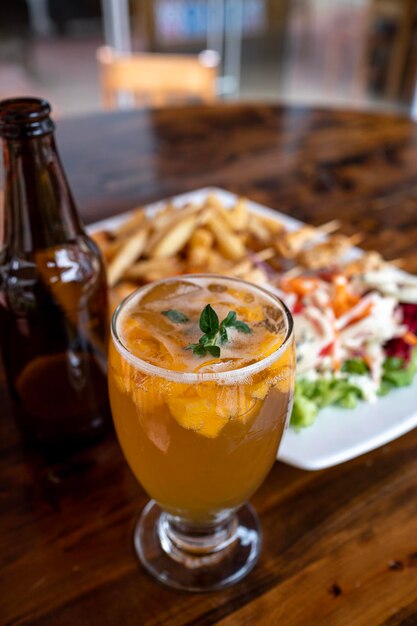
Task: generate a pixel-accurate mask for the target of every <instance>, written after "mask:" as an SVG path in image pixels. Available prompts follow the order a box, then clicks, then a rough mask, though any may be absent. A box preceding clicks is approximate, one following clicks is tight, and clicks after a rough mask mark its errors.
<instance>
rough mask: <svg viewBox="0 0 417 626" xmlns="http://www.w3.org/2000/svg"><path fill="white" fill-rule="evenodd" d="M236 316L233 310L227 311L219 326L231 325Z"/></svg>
mask: <svg viewBox="0 0 417 626" xmlns="http://www.w3.org/2000/svg"><path fill="white" fill-rule="evenodd" d="M236 317H237V316H236V313H235V311H229V313H228V314H227V315H226V317H225V318H224V320H223V321H222V323H221V324H220V326H221V327H223V328H226V327H227V326H233V325H234V324H235V322H236Z"/></svg>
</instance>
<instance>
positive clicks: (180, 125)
mask: <svg viewBox="0 0 417 626" xmlns="http://www.w3.org/2000/svg"><path fill="white" fill-rule="evenodd" d="M58 139H59V145H60V148H61V154H62V156H63V160H64V163H65V166H66V170H67V173H68V177H69V179H70V182H71V185H72V188H73V190H74V193H75V196H76V198H77V200H78V203H79V206H80V209H81V211H82V213H83V215H84V217H85V219H86V221H93V220H95V219H97V218H102V217H106V216H109V215H112V214H114V213H117V212H120V211H123V210H126V209H129V208H132V207H133V206H135V205H136V204H138V203H141V202H148V201H151V200H156V199H159V198H162V197H165V196H168V195H171V194H175V193H179V192H182V191H186V190H190V189H195V188H198V187H202V186H207V185H217V186H222V187H225V188H227V189H230V190H231V191H234V192H238V193H242V194H247V195H248V196H249V197H251V198H252V199H254V200H257V201H260V202H263V203H264V204H267V205H269V206H271V207H273V208H276V209H279V210H280V211H283V212H286V213H288V214H290V215H293V216H294V217H297V218H299V219H302V220H304V221H308V222H311V223H315V224H319V223H322V222H325V221H327V220H330V219H332V218H335V217H338V218H339V219H341V220H342V222H343V230H344V231H345V232H347V233H352V232H356V231H358V230H359V231H361V232H363V233H364V236H365V238H364V244H363V245H364V247H367V248H376V249H378V250H380V251H381V252H383V253H384V254H385V255H386V256H387V257H388V258H396V257H399V256H401V257H402V258H404V259H405V262H406V266H407V267H408V269H410V270H411V271H417V128H416V126H415V125H414V124H413V123H412V122H410V121H408V120H407V119H406V118H401V117H391V116H385V115H372V114H365V113H360V112H346V111H338V112H336V111H324V110H323V111H319V110H309V109H303V108H280V107H274V106H252V105H225V106H215V107H210V108H202V109H199V108H192V109H187V110H185V109H184V110H182V109H179V110H171V111H159V112H157V113H151V112H133V113H127V114H110V115H96V116H90V117H85V118H80V119H73V120H64V121H62V122H61V123H60V124H59V133H58ZM0 383H1V380H0ZM0 401H1V407H2V411H1V416H0V510H1V516H0V562H1V565H0V589H1V593H0V624H4V625H7V626H12V625H13V626H18V625H19V626H24V625H29V624H30V625H36V626H57V625H58V626H61V625H62V626H66V625H71V626H72V625H74V624H76V625H77V626H90V625H92V626H95V625H96V624H98V625H100V626H110V625H112V626H113V625H119V624H120V625H126V626H130V625H137V624H141V625H142V624H144V625H148V624H150V625H155V626H156V625H170V624H179V625H184V626H185V625H186V624H187V625H195V626H200V625H201V626H205V625H207V626H208V625H210V624H222V625H224V626H226V625H227V626H231V625H235V624H236V625H239V626H244V625H249V624H250V625H252V624H260V625H265V626H266V625H268V626H269V625H270V624H285V626H298V625H303V626H304V625H307V626H309V625H316V624H317V625H321V624H327V625H333V624H334V625H336V626H369V625H372V626H373V625H384V626H400V625H401V626H412V625H414V624H417V584H416V583H417V431H413V432H411V433H409V434H407V435H406V436H404V437H402V438H401V439H399V440H397V441H395V442H393V443H391V444H389V445H387V446H384V447H383V448H381V449H379V450H376V451H374V452H372V453H370V454H367V455H365V456H362V457H360V458H358V459H355V460H353V461H351V462H349V463H346V464H344V465H341V466H339V467H335V468H331V469H328V470H323V471H320V472H315V473H309V472H303V471H301V470H296V469H294V468H290V467H287V466H285V465H283V464H281V463H276V464H275V466H274V468H273V470H272V471H271V473H270V475H269V476H268V478H267V480H266V481H265V483H264V485H263V486H262V487H261V488H260V490H259V491H258V493H257V494H256V495H255V497H254V499H253V504H254V505H255V507H256V509H257V511H258V512H259V514H260V518H261V523H262V527H263V531H264V549H263V553H262V557H261V560H260V562H259V564H258V565H257V567H256V568H255V569H254V571H253V572H252V573H251V574H250V575H249V576H248V577H247V578H246V579H245V580H244V581H242V582H241V583H239V584H238V585H236V586H235V587H232V588H230V589H228V590H226V591H223V592H218V593H210V594H187V593H179V592H175V591H172V590H170V589H167V588H164V587H162V586H160V585H159V584H157V583H156V582H154V581H153V580H152V579H151V578H150V577H149V576H148V575H147V574H146V573H145V572H144V571H143V570H142V569H141V567H140V566H139V564H138V562H137V559H136V557H135V555H134V552H133V547H132V530H133V524H134V521H135V518H136V516H137V515H138V514H139V512H140V510H141V508H142V507H143V506H144V504H145V502H146V500H147V497H146V495H145V494H144V492H143V491H142V489H141V488H140V486H139V485H138V484H137V482H136V481H135V479H134V478H133V476H132V475H131V473H130V470H129V469H128V467H127V464H126V463H125V461H124V459H123V457H122V454H121V452H120V450H119V447H118V444H117V442H116V441H115V439H114V436H113V435H110V436H109V437H108V438H107V439H106V440H105V441H103V442H101V443H100V444H98V445H97V446H95V447H92V448H90V449H87V450H85V451H83V452H79V453H78V454H76V455H74V456H72V457H71V458H67V459H60V460H59V461H56V460H55V461H54V462H49V463H48V462H46V461H45V460H44V459H42V458H40V457H38V456H37V455H36V454H35V453H30V452H29V451H26V450H23V448H22V447H21V444H20V442H19V437H18V434H17V431H16V428H15V426H14V423H13V421H12V419H11V418H10V411H9V410H8V406H7V402H6V399H5V397H4V393H3V394H2V396H1V398H0ZM416 401H417V399H416Z"/></svg>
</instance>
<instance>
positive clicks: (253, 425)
mask: <svg viewBox="0 0 417 626" xmlns="http://www.w3.org/2000/svg"><path fill="white" fill-rule="evenodd" d="M294 373H295V356H294V341H293V334H292V319H291V315H290V313H289V312H288V310H287V309H286V307H285V305H284V304H283V303H282V302H281V301H280V300H279V299H278V298H276V297H275V296H274V295H273V294H271V293H270V292H267V291H265V290H264V289H261V288H259V287H255V286H254V285H250V284H249V283H246V282H244V281H240V280H237V279H232V278H225V277H220V276H212V275H199V276H183V277H181V278H172V279H168V280H164V281H160V282H157V283H153V284H152V285H148V286H146V287H143V288H141V289H139V290H138V291H136V292H135V293H134V294H132V295H131V296H130V297H129V298H127V299H126V300H125V301H124V302H123V303H122V304H121V305H120V306H119V308H118V309H117V310H116V312H115V314H114V317H113V322H112V342H111V346H110V358H109V389H110V401H111V407H112V413H113V418H114V423H115V426H116V431H117V435H118V438H119V441H120V445H121V447H122V449H123V452H124V454H125V457H126V459H127V461H128V463H129V465H130V467H131V469H132V471H133V473H134V474H135V476H136V478H137V479H138V480H139V482H140V483H141V484H142V486H143V488H144V489H145V490H146V491H147V493H148V494H149V495H150V496H151V498H152V500H151V502H150V503H149V504H148V505H147V507H146V508H145V509H144V511H143V513H142V516H141V518H140V520H139V522H138V524H137V526H136V529H135V547H136V551H137V553H138V556H139V558H140V559H141V561H142V563H143V565H144V566H145V567H146V568H147V569H148V570H149V571H150V572H151V573H152V574H153V575H154V576H156V577H157V578H158V579H159V580H161V581H162V582H165V583H166V584H168V585H171V586H173V587H177V588H181V589H189V590H207V589H216V588H221V587H224V586H226V585H230V584H232V583H233V582H235V581H237V580H239V579H240V578H242V577H243V576H244V575H245V574H246V573H247V572H248V571H249V570H250V569H251V568H252V567H253V566H254V564H255V563H256V560H257V558H258V556H259V552H260V545H261V534H260V529H259V524H258V519H257V516H256V513H255V512H254V510H253V509H252V508H251V506H250V505H249V504H244V503H245V502H246V501H247V499H248V498H250V497H251V496H252V494H253V493H254V492H255V491H256V489H257V488H258V487H259V485H260V484H261V483H262V481H263V480H264V478H265V476H266V475H267V473H268V472H269V470H270V468H271V466H272V464H273V462H274V459H275V458H276V453H277V449H278V446H279V443H280V440H281V437H282V434H283V431H284V428H285V426H286V424H287V421H288V416H289V414H290V409H291V401H292V393H293V386H294Z"/></svg>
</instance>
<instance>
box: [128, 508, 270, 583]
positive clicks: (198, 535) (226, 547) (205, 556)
mask: <svg viewBox="0 0 417 626" xmlns="http://www.w3.org/2000/svg"><path fill="white" fill-rule="evenodd" d="M134 542H135V549H136V553H137V555H138V557H139V559H140V560H141V562H142V564H143V566H144V567H145V568H146V569H147V570H148V572H150V573H151V574H152V575H153V576H154V577H155V578H157V579H158V580H159V581H160V582H162V583H164V584H166V585H168V586H170V587H174V588H175V589H184V590H187V591H214V590H215V589H223V588H224V587H228V586H229V585H233V584H234V583H236V582H237V581H238V580H240V579H241V578H243V577H244V576H246V574H248V572H250V570H251V569H252V568H253V567H254V565H255V564H256V562H257V560H258V558H259V554H260V551H261V543H262V535H261V531H260V527H259V520H258V516H257V515H256V513H255V511H254V509H253V508H252V507H251V506H250V504H245V505H244V506H242V507H241V508H240V509H239V510H238V511H236V512H234V513H231V514H230V513H229V514H228V515H227V516H226V517H225V518H223V519H222V520H220V521H217V522H216V523H213V524H210V525H201V524H200V525H197V524H196V525H192V524H190V523H188V522H187V521H185V520H183V519H181V518H178V517H175V516H172V515H169V514H168V513H165V512H164V511H162V509H161V508H160V507H159V506H158V505H157V504H156V502H155V501H154V500H151V501H150V502H149V503H148V504H147V506H146V507H145V508H144V510H143V512H142V515H141V517H140V519H139V521H138V522H137V524H136V527H135V532H134Z"/></svg>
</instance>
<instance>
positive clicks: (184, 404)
mask: <svg viewBox="0 0 417 626" xmlns="http://www.w3.org/2000/svg"><path fill="white" fill-rule="evenodd" d="M168 406H169V410H170V412H171V415H172V416H173V418H174V419H175V420H176V421H177V422H178V424H179V425H180V426H182V427H183V428H187V429H188V430H193V431H195V432H196V433H198V434H199V435H202V436H204V437H209V438H210V439H214V438H215V437H217V436H218V434H219V433H220V431H221V430H222V428H223V427H224V426H225V425H226V423H227V421H228V419H229V417H228V415H227V414H224V413H222V412H221V411H220V410H219V407H218V406H216V403H214V402H212V401H211V400H210V399H209V398H204V397H200V396H192V397H181V398H172V399H170V400H169V401H168Z"/></svg>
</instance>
